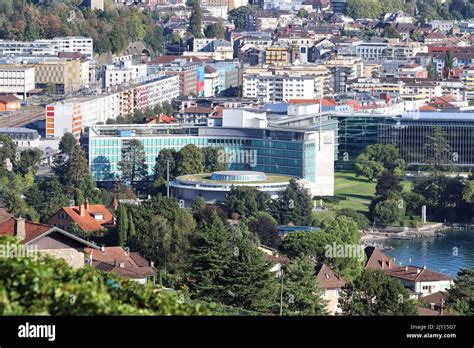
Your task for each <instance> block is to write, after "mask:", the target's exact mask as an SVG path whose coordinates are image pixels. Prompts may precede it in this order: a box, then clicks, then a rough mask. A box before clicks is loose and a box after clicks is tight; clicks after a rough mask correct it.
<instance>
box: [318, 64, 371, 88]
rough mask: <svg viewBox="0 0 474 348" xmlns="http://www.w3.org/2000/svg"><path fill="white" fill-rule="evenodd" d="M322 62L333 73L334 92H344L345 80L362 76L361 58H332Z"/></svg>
mask: <svg viewBox="0 0 474 348" xmlns="http://www.w3.org/2000/svg"><path fill="white" fill-rule="evenodd" d="M324 64H325V66H326V67H327V68H328V69H329V70H330V71H331V74H332V75H333V79H332V80H333V92H334V93H345V92H346V91H347V81H350V80H354V79H357V78H359V77H363V76H364V61H363V60H362V58H334V59H330V60H328V61H326V62H325V63H324Z"/></svg>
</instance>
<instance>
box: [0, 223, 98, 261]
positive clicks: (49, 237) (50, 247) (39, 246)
mask: <svg viewBox="0 0 474 348" xmlns="http://www.w3.org/2000/svg"><path fill="white" fill-rule="evenodd" d="M0 235H10V236H14V237H16V238H17V239H18V240H19V241H20V242H21V243H22V244H24V245H25V246H27V247H28V249H29V250H31V251H32V252H35V251H38V252H40V253H45V254H48V255H50V256H52V257H55V258H60V259H63V260H65V261H66V262H67V263H68V265H69V266H71V267H74V268H81V267H83V266H84V252H83V251H84V248H90V249H99V247H98V246H96V245H95V244H92V243H90V242H88V241H86V240H84V239H82V238H79V237H77V236H75V235H73V234H71V233H68V232H66V231H64V230H62V229H60V228H57V227H55V226H52V225H47V224H39V223H34V222H31V221H26V220H25V219H24V218H18V219H16V218H14V217H11V218H9V219H7V220H5V221H3V222H2V223H1V224H0Z"/></svg>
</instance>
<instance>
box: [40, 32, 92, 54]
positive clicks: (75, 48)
mask: <svg viewBox="0 0 474 348" xmlns="http://www.w3.org/2000/svg"><path fill="white" fill-rule="evenodd" d="M48 41H51V43H52V44H53V46H54V48H55V49H57V50H58V52H81V53H82V54H84V55H85V56H86V57H87V58H88V59H92V58H93V57H94V48H93V46H94V41H93V40H92V39H91V38H89V37H82V36H67V37H55V38H54V39H52V40H48Z"/></svg>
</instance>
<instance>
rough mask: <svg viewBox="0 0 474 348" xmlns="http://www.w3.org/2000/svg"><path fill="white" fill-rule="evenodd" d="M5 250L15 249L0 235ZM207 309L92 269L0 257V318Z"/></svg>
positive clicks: (10, 240)
mask: <svg viewBox="0 0 474 348" xmlns="http://www.w3.org/2000/svg"><path fill="white" fill-rule="evenodd" d="M0 244H2V246H4V247H7V248H12V247H17V248H18V247H19V244H17V242H16V241H15V240H14V239H13V238H11V237H9V238H5V237H1V238H0ZM209 313H210V312H209V309H206V308H205V307H204V306H202V305H199V304H187V303H183V302H182V301H180V300H179V297H178V296H177V294H176V293H175V292H170V291H159V289H158V288H156V287H154V286H153V285H151V284H148V285H143V284H138V283H136V282H134V281H131V280H125V279H122V278H118V277H116V276H114V275H111V274H109V273H104V272H101V271H98V270H96V269H94V268H92V267H88V266H86V267H84V268H81V269H78V270H76V269H73V268H71V267H69V266H68V265H67V264H66V263H65V262H64V261H63V260H59V259H52V258H50V257H39V259H38V260H36V259H34V258H31V257H0V314H1V315H205V314H209Z"/></svg>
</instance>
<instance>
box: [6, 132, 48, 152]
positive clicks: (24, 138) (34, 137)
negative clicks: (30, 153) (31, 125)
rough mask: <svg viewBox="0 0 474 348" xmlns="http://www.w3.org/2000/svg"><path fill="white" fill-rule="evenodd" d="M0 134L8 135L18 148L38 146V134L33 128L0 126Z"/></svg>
mask: <svg viewBox="0 0 474 348" xmlns="http://www.w3.org/2000/svg"><path fill="white" fill-rule="evenodd" d="M0 135H8V136H9V137H10V138H11V139H12V140H13V142H14V143H15V144H16V146H17V147H18V148H19V150H22V149H30V148H36V147H39V146H40V136H39V134H38V131H37V130H35V129H28V128H23V127H21V128H0Z"/></svg>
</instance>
